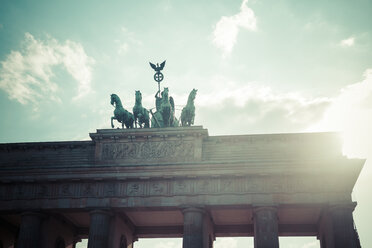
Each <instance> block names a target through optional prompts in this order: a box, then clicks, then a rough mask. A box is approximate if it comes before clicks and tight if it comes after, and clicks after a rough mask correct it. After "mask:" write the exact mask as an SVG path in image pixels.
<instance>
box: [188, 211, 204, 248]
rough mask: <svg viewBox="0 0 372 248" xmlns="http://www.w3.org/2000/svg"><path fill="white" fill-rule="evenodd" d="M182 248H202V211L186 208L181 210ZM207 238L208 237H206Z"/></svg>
mask: <svg viewBox="0 0 372 248" xmlns="http://www.w3.org/2000/svg"><path fill="white" fill-rule="evenodd" d="M183 219H184V222H183V223H184V224H183V246H182V247H183V248H204V246H203V244H204V243H205V242H204V239H205V236H206V235H205V234H204V228H203V222H204V210H202V209H198V208H186V209H184V210H183ZM206 238H208V237H206Z"/></svg>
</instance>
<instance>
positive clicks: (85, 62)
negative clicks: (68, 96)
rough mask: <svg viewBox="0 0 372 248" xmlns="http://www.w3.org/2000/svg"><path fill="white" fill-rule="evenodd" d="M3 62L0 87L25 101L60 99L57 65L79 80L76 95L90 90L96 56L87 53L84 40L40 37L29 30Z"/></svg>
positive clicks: (79, 96)
mask: <svg viewBox="0 0 372 248" xmlns="http://www.w3.org/2000/svg"><path fill="white" fill-rule="evenodd" d="M0 63H1V68H0V89H2V90H4V91H5V92H6V93H7V94H8V95H9V98H10V99H14V100H16V101H18V102H20V103H22V104H28V103H34V104H37V102H38V101H39V100H41V99H43V98H46V97H49V98H50V99H51V100H55V101H59V100H60V99H59V98H58V96H57V91H58V89H59V87H60V86H59V85H57V83H55V82H54V81H53V78H54V77H55V74H54V73H53V69H54V67H55V66H57V65H62V66H63V67H64V68H65V69H66V71H67V72H68V73H69V74H70V75H71V76H72V77H73V78H74V79H75V80H76V82H77V83H78V89H77V94H76V96H75V99H78V98H81V97H83V96H84V95H86V94H87V93H89V92H90V90H91V87H90V83H91V80H92V65H93V63H94V60H93V59H92V58H91V57H89V56H87V55H86V53H85V51H84V48H83V47H82V45H81V44H79V43H76V42H73V41H69V40H67V41H65V42H64V43H60V42H58V41H57V40H56V39H54V38H51V37H48V38H47V39H46V40H45V41H41V40H37V39H35V38H34V37H33V36H32V35H31V34H30V33H26V34H25V40H24V41H23V46H22V49H21V50H20V51H11V52H10V54H9V55H8V56H7V57H6V59H5V60H3V61H1V62H0Z"/></svg>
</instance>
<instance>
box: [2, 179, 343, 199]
mask: <svg viewBox="0 0 372 248" xmlns="http://www.w3.org/2000/svg"><path fill="white" fill-rule="evenodd" d="M325 189H327V190H326V191H331V192H332V191H333V192H336V191H339V186H338V184H335V183H334V182H331V183H329V182H328V180H325V179H318V180H317V181H316V182H315V181H314V180H313V179H312V180H311V181H310V180H309V179H307V180H306V179H304V178H289V177H283V178H274V177H232V178H201V179H196V178H193V179H180V180H177V179H164V180H137V181H116V182H71V183H56V182H55V183H42V184H37V183H21V184H17V185H9V184H1V185H0V200H20V199H56V198H58V199H59V198H111V197H119V198H126V197H152V196H179V195H185V196H192V195H226V194H255V193H268V194H277V193H278V194H280V193H289V194H291V193H304V192H324V191H325Z"/></svg>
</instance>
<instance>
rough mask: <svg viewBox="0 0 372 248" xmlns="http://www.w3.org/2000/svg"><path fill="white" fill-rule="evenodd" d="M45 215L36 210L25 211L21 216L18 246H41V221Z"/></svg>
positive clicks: (33, 247)
mask: <svg viewBox="0 0 372 248" xmlns="http://www.w3.org/2000/svg"><path fill="white" fill-rule="evenodd" d="M43 218H44V215H42V214H40V213H35V212H25V213H23V214H22V217H21V226H20V229H19V235H18V241H17V248H35V247H40V246H41V245H40V238H41V222H42V220H43Z"/></svg>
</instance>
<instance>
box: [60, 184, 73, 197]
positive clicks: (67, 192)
mask: <svg viewBox="0 0 372 248" xmlns="http://www.w3.org/2000/svg"><path fill="white" fill-rule="evenodd" d="M61 193H62V195H63V196H70V195H71V191H70V185H69V184H62V186H61Z"/></svg>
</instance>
